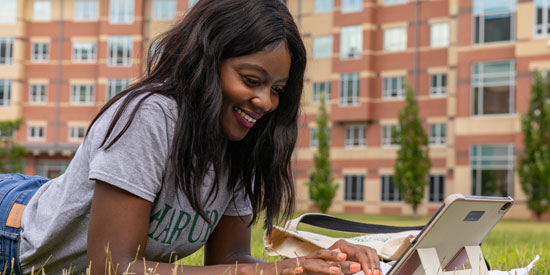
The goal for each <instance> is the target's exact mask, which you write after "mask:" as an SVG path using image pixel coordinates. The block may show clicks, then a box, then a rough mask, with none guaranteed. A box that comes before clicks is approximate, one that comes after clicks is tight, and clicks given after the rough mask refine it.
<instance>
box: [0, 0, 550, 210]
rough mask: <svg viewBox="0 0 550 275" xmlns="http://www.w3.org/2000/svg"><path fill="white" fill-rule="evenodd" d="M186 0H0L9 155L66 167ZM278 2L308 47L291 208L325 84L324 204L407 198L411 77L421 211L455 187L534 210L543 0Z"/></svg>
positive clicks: (0, 74)
mask: <svg viewBox="0 0 550 275" xmlns="http://www.w3.org/2000/svg"><path fill="white" fill-rule="evenodd" d="M251 1H252V0H251ZM196 2H197V0H194V1H193V0H189V1H188V0H0V122H4V123H12V124H13V125H17V126H18V129H17V130H7V129H8V128H6V127H5V128H0V139H1V140H2V141H0V143H2V144H3V146H7V145H12V144H19V145H20V146H21V147H23V148H25V149H24V151H25V153H24V155H23V157H22V162H21V165H20V167H16V165H14V164H12V166H11V167H10V166H9V165H8V166H7V167H5V170H7V171H15V170H20V172H24V173H26V174H38V175H42V176H46V177H50V178H51V177H57V176H59V175H61V174H62V173H63V172H64V170H65V168H66V167H67V165H68V164H69V162H70V160H71V158H72V156H73V155H74V153H75V151H76V149H77V148H78V146H79V144H80V142H81V141H82V139H83V137H84V135H85V133H86V130H87V126H88V125H89V123H90V121H91V119H93V117H94V116H95V114H97V112H98V111H99V110H100V108H101V106H103V104H104V103H105V102H106V101H107V100H109V99H110V98H112V97H113V96H114V95H115V94H117V93H118V92H120V91H122V90H123V89H124V88H125V87H126V86H127V85H128V83H131V82H132V81H133V80H135V79H136V78H137V77H138V76H139V75H140V74H141V73H142V71H143V69H144V65H145V64H144V61H145V55H146V51H147V48H148V47H149V46H150V44H151V43H152V41H153V39H154V38H155V37H156V36H157V35H158V34H160V33H162V32H163V31H165V30H167V29H168V28H169V27H170V26H171V25H172V24H173V22H174V21H175V20H177V19H178V18H179V17H181V16H185V13H186V11H187V10H188V9H190V8H192V6H193V5H194V4H195V3H196ZM285 2H286V4H287V6H288V8H289V9H290V11H291V13H292V14H293V16H294V18H295V20H296V23H297V24H298V26H299V28H300V31H301V33H302V37H303V39H304V43H305V45H306V48H307V50H308V68H307V72H306V79H305V86H304V87H305V90H304V95H303V99H302V113H301V116H300V122H299V137H298V143H297V147H296V150H295V152H294V163H293V169H294V172H295V176H296V179H297V192H298V200H297V203H298V204H297V207H298V210H299V211H315V210H316V208H315V207H314V206H313V205H314V204H313V203H312V202H311V200H310V199H309V196H310V195H309V191H308V185H307V184H306V183H307V182H308V181H309V180H310V175H311V173H312V167H313V166H314V165H313V156H314V154H315V153H316V152H317V145H318V138H317V137H318V135H317V133H316V132H317V124H316V118H317V116H318V113H319V102H320V98H321V97H322V96H324V97H325V98H326V108H327V113H328V127H329V131H328V133H329V144H330V160H331V163H332V167H331V172H332V175H333V176H334V178H335V181H336V182H337V183H339V186H338V189H337V191H336V195H335V197H334V199H333V200H332V206H331V207H330V212H333V213H366V214H396V215H400V214H411V211H412V210H411V208H410V207H409V206H407V205H406V204H405V203H404V202H403V200H402V198H401V196H400V194H399V190H398V189H397V188H396V186H395V185H394V183H393V173H394V164H395V160H396V156H397V150H398V148H399V146H397V145H396V140H395V136H392V135H394V134H395V131H394V129H396V128H397V124H398V119H397V117H398V112H399V110H400V109H402V108H403V107H404V106H405V90H406V89H405V83H408V85H409V86H410V87H411V88H412V89H413V90H414V92H415V98H416V100H417V102H418V106H419V117H420V120H421V122H422V125H423V127H424V130H425V132H426V134H427V136H428V141H429V158H430V161H431V168H430V169H429V181H428V185H427V186H426V189H425V196H424V198H423V200H422V202H421V204H420V205H419V208H418V213H419V214H420V215H431V214H433V213H434V212H435V211H436V210H437V209H438V208H439V206H440V204H441V202H442V201H443V199H444V198H445V197H446V196H447V195H449V194H451V193H463V194H471V195H496V196H512V197H514V199H515V200H516V201H517V204H516V206H515V207H513V208H512V209H511V210H510V212H509V213H508V215H507V217H509V218H515V219H534V218H535V216H534V214H532V212H531V211H530V210H529V209H528V208H527V206H526V199H527V198H526V195H525V194H524V193H523V191H522V188H521V186H520V182H519V178H518V173H517V172H516V169H517V163H518V157H519V156H520V155H521V154H522V153H523V148H524V145H523V144H524V143H523V137H524V135H523V133H522V128H521V117H522V114H524V113H526V112H527V110H528V109H529V100H530V96H531V87H532V82H533V72H534V71H536V70H538V71H540V72H541V73H542V74H543V75H545V74H548V71H550V0H460V1H459V0H422V1H420V0H287V1H285ZM2 129H4V130H2ZM542 218H543V219H545V220H550V214H546V215H543V216H542Z"/></svg>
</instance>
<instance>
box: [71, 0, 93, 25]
mask: <svg viewBox="0 0 550 275" xmlns="http://www.w3.org/2000/svg"><path fill="white" fill-rule="evenodd" d="M98 19H99V1H98V0H75V1H74V16H73V20H74V21H97V20H98Z"/></svg>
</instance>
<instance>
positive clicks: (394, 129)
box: [382, 124, 400, 146]
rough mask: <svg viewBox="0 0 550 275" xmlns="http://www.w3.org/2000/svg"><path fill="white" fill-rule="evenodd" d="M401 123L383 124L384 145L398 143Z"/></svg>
mask: <svg viewBox="0 0 550 275" xmlns="http://www.w3.org/2000/svg"><path fill="white" fill-rule="evenodd" d="M399 129H400V128H399V125H398V124H394V125H382V146H392V145H397V144H398V143H397V142H398V137H397V135H396V134H397V133H399Z"/></svg>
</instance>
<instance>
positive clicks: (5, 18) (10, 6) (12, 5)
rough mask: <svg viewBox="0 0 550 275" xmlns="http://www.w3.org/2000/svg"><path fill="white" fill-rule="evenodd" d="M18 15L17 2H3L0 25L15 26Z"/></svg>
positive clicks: (6, 0)
mask: <svg viewBox="0 0 550 275" xmlns="http://www.w3.org/2000/svg"><path fill="white" fill-rule="evenodd" d="M16 15H17V0H2V8H1V9H0V24H15V17H16Z"/></svg>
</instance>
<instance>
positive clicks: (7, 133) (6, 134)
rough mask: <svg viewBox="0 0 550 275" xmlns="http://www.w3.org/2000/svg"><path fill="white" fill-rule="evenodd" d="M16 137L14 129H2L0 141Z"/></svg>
mask: <svg viewBox="0 0 550 275" xmlns="http://www.w3.org/2000/svg"><path fill="white" fill-rule="evenodd" d="M14 137H15V135H14V131H13V129H4V130H0V141H1V140H9V139H13V138H14Z"/></svg>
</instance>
